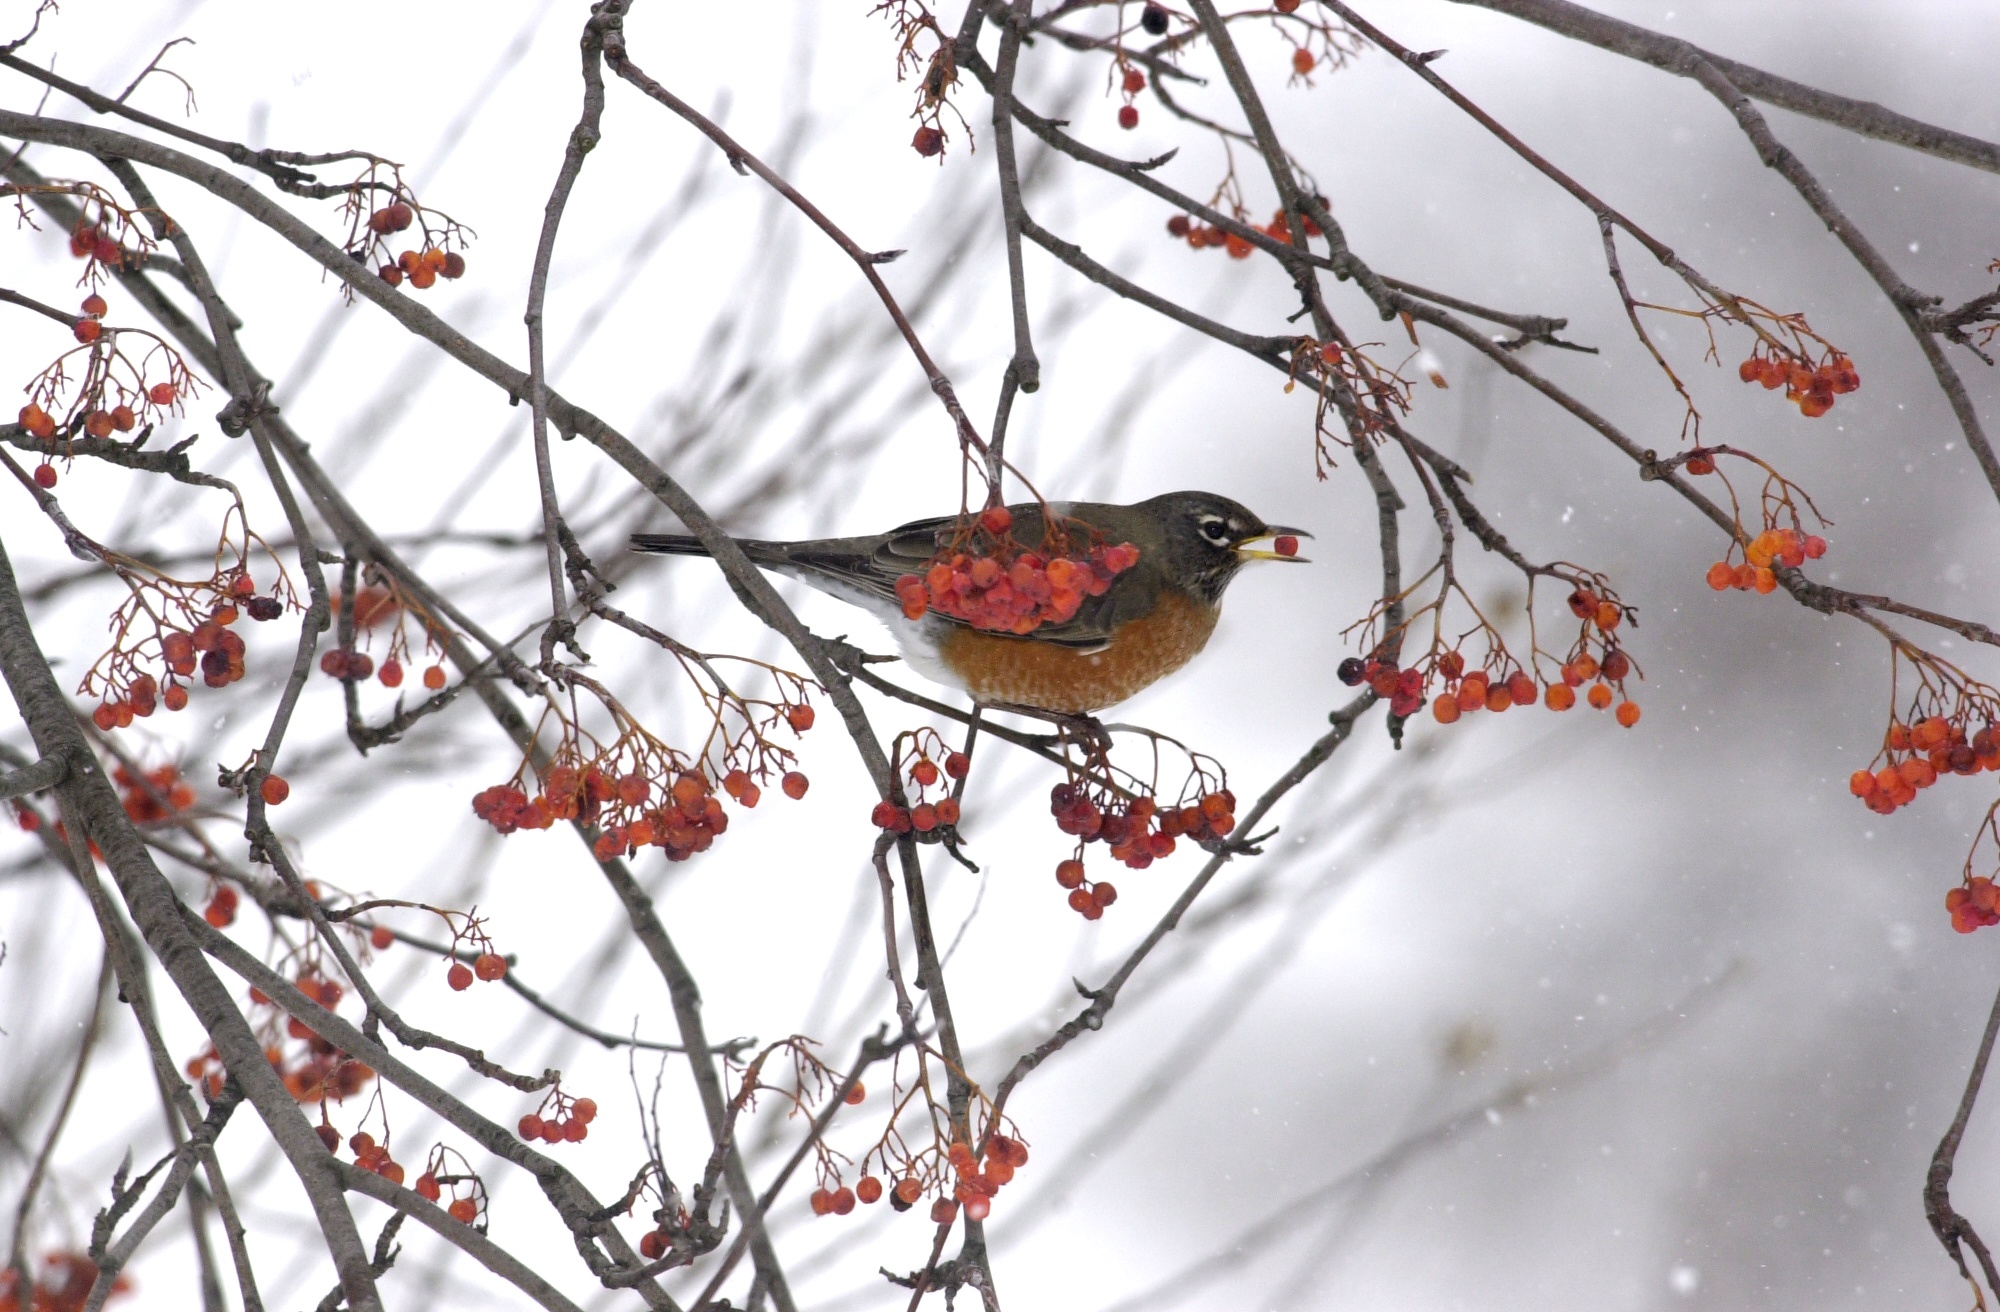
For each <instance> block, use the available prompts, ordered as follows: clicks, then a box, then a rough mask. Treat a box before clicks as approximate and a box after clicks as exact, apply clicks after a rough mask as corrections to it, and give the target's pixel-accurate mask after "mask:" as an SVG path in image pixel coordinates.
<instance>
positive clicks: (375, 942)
mask: <svg viewBox="0 0 2000 1312" xmlns="http://www.w3.org/2000/svg"><path fill="white" fill-rule="evenodd" d="M395 941H396V936H395V934H394V933H392V932H391V931H390V929H389V927H388V926H387V925H377V926H375V928H373V929H371V930H369V931H368V946H370V947H372V948H374V949H375V950H376V951H377V952H381V951H383V950H384V949H386V948H387V947H388V946H389V945H390V944H392V943H394V942H395Z"/></svg>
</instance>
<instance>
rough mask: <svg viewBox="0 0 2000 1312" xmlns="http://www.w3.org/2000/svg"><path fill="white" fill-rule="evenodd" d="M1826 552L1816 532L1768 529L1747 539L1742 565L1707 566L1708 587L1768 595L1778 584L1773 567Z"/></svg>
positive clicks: (1798, 563)
mask: <svg viewBox="0 0 2000 1312" xmlns="http://www.w3.org/2000/svg"><path fill="white" fill-rule="evenodd" d="M1690 463H1692V462H1690ZM1825 554H1826V539H1825V538H1823V537H1820V536H1819V535H1818V534H1817V533H1801V532H1800V531H1799V530H1797V529H1795V528H1767V529H1765V530H1764V531H1763V532H1762V533H1759V534H1758V535H1757V536H1756V537H1754V538H1752V539H1750V545H1749V546H1747V547H1745V548H1744V549H1743V563H1742V564H1740V565H1732V564H1730V563H1729V562H1728V561H1727V560H1718V561H1716V562H1715V563H1714V564H1713V565H1710V566H1709V567H1708V586H1709V587H1711V588H1714V589H1715V590H1716V591H1717V592H1727V591H1729V590H1730V589H1731V588H1734V589H1736V590H1737V591H1738V592H1757V593H1760V594H1768V593H1771V592H1774V591H1776V590H1777V587H1778V575H1777V571H1776V570H1775V569H1773V568H1772V567H1773V566H1777V567H1779V568H1783V569H1797V568H1798V567H1799V566H1801V565H1803V564H1805V563H1806V562H1807V561H1809V560H1818V559H1819V558H1820V557H1821V556H1824V555H1825Z"/></svg>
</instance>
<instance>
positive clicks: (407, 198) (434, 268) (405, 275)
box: [342, 161, 471, 291]
mask: <svg viewBox="0 0 2000 1312" xmlns="http://www.w3.org/2000/svg"><path fill="white" fill-rule="evenodd" d="M385 169H386V170H387V171H388V174H389V176H388V177H387V178H386V179H385V178H384V177H383V176H382V174H383V171H384V170H385ZM385 191H386V192H388V193H389V195H390V197H391V199H390V201H389V203H388V204H386V205H377V204H376V203H375V202H376V200H377V199H378V198H379V193H381V192H385ZM342 210H343V212H344V213H345V214H346V216H347V224H348V235H347V255H348V258H349V259H351V260H353V261H354V262H355V263H356V264H359V265H361V266H362V267H364V268H366V267H368V266H370V265H375V266H377V268H376V273H377V275H378V276H379V277H380V278H381V279H382V281H384V282H386V283H388V284H389V285H390V286H391V287H399V286H401V285H402V284H403V282H404V281H405V280H406V279H407V280H408V281H409V283H410V285H411V286H412V287H415V288H417V289H418V290H419V291H421V290H423V289H425V288H427V287H431V286H433V285H435V284H436V282H437V280H438V279H439V278H457V277H460V276H462V275H463V274H464V273H465V256H464V255H463V254H461V253H460V252H461V250H462V249H463V248H464V246H465V244H466V241H467V239H468V238H469V237H470V236H471V233H470V231H469V230H468V229H466V228H465V227H463V226H462V225H461V224H459V223H457V222H456V221H455V220H453V219H451V218H450V217H449V216H447V215H445V214H441V213H440V212H438V211H437V210H433V209H427V208H426V207H424V206H423V205H421V204H419V203H418V202H417V198H416V196H415V194H414V193H412V192H411V191H410V189H409V188H408V187H407V186H405V185H404V183H403V178H402V173H401V171H400V170H399V169H398V168H397V167H396V166H395V165H393V164H388V163H385V162H380V161H375V162H371V163H370V164H369V165H368V168H367V170H366V171H365V172H364V173H363V175H362V176H361V178H359V179H358V180H356V181H355V182H354V183H352V184H350V185H349V187H348V189H347V195H346V198H345V200H344V201H343V204H342ZM412 226H415V227H416V229H417V234H416V244H415V247H414V249H405V250H403V251H402V252H400V253H395V252H394V251H393V249H392V243H391V241H390V239H391V238H392V237H394V236H395V235H396V234H397V233H402V232H408V231H409V230H410V228H411V227H412Z"/></svg>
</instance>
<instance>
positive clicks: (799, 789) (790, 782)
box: [778, 770, 812, 802]
mask: <svg viewBox="0 0 2000 1312" xmlns="http://www.w3.org/2000/svg"><path fill="white" fill-rule="evenodd" d="M778 786H779V787H781V788H783V789H784V790H785V796H787V797H789V798H791V799H792V800H793V801H794V802H796V801H798V800H799V799H800V798H801V797H804V796H805V795H806V789H808V788H810V787H811V786H812V782H811V781H810V780H808V779H807V778H806V777H805V776H804V775H802V774H800V773H799V772H798V771H797V770H787V771H786V772H785V777H784V778H783V779H782V780H780V781H779V784H778Z"/></svg>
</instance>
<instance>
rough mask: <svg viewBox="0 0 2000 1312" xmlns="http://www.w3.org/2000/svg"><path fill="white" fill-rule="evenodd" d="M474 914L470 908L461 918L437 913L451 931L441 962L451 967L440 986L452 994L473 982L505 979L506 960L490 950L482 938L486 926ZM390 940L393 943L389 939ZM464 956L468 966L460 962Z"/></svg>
mask: <svg viewBox="0 0 2000 1312" xmlns="http://www.w3.org/2000/svg"><path fill="white" fill-rule="evenodd" d="M426 909H427V910H431V911H436V910H437V909H436V908H426ZM477 911H478V909H477V908H474V909H473V910H472V911H469V912H467V913H465V914H464V915H462V916H461V915H459V914H458V913H456V912H451V911H438V912H437V914H439V915H441V916H443V917H444V922H445V924H447V925H449V926H450V927H451V947H450V949H449V950H448V951H447V952H446V954H445V960H447V961H449V962H450V963H451V965H450V966H448V967H447V968H446V969H445V973H444V982H445V983H446V984H447V985H449V986H450V987H451V991H452V992H453V993H463V992H465V991H466V990H467V989H469V988H471V987H472V981H473V980H475V979H476V980H480V981H483V982H484V983H487V984H491V983H493V982H494V981H495V980H502V979H505V978H507V958H505V957H503V956H501V955H500V954H499V953H498V952H495V951H494V950H493V940H492V939H491V938H489V937H487V934H486V922H485V921H484V920H481V919H480V918H479V916H478V914H477ZM391 938H392V941H393V936H391ZM468 952H470V953H471V954H472V964H471V965H469V966H468V965H466V964H465V962H464V961H462V960H460V958H461V957H463V956H464V955H465V954H466V953H468Z"/></svg>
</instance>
